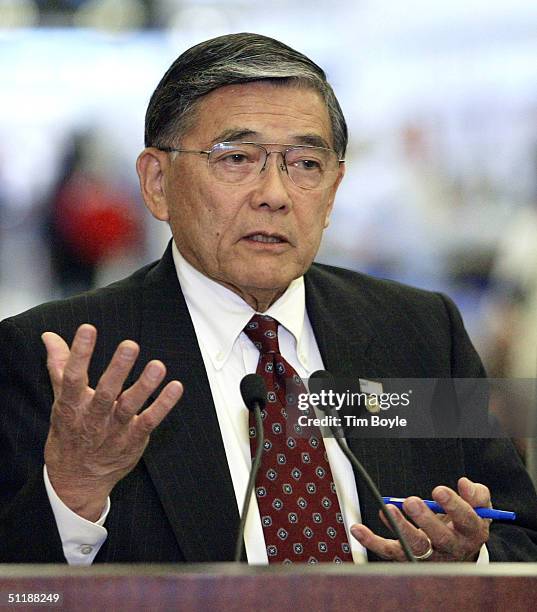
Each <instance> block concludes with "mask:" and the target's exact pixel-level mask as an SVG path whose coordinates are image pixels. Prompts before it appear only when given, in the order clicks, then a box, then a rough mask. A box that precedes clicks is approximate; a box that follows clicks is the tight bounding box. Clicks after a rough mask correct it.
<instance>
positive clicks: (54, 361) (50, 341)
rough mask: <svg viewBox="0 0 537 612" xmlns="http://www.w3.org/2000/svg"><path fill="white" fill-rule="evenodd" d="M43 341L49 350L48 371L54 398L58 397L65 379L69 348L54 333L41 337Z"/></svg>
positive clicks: (46, 333) (47, 333)
mask: <svg viewBox="0 0 537 612" xmlns="http://www.w3.org/2000/svg"><path fill="white" fill-rule="evenodd" d="M41 340H42V341H43V344H44V345H45V348H46V349H47V370H48V375H49V376H50V382H51V383H52V389H53V391H54V397H57V396H58V394H59V392H60V388H61V384H62V379H63V370H64V368H65V364H66V363H67V360H68V359H69V355H70V351H69V346H68V345H67V343H66V342H65V340H64V339H63V338H62V337H61V336H58V334H55V333H54V332H45V333H44V334H42V335H41Z"/></svg>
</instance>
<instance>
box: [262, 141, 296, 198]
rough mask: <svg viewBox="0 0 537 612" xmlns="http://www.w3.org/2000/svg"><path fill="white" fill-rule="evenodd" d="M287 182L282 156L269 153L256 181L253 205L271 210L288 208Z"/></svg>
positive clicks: (279, 153)
mask: <svg viewBox="0 0 537 612" xmlns="http://www.w3.org/2000/svg"><path fill="white" fill-rule="evenodd" d="M289 181H290V179H289V177H288V176H287V169H286V167H285V161H284V157H283V154H282V153H281V152H280V151H270V152H269V153H268V154H267V159H266V160H265V165H264V166H263V168H262V169H261V172H260V173H259V177H258V179H257V181H256V192H255V200H254V202H255V205H256V206H268V207H270V208H271V209H273V210H279V209H287V208H290V207H291V206H292V200H291V198H290V196H289V192H288V187H289Z"/></svg>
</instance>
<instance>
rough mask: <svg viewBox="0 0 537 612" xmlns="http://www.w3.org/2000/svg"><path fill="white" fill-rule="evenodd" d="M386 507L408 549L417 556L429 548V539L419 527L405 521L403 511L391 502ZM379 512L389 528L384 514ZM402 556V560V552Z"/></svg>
mask: <svg viewBox="0 0 537 612" xmlns="http://www.w3.org/2000/svg"><path fill="white" fill-rule="evenodd" d="M387 508H388V512H389V513H390V514H391V515H392V517H393V518H394V520H395V522H396V523H397V526H398V527H399V531H400V532H401V534H402V536H403V537H404V538H405V540H406V542H407V544H408V546H409V547H410V550H411V551H412V552H413V553H414V554H415V555H418V556H419V555H423V554H425V553H426V552H427V550H428V549H429V540H428V539H427V535H426V534H425V533H424V532H423V531H422V530H421V529H417V528H416V527H415V526H414V525H412V523H411V522H410V521H407V519H406V518H405V517H404V516H403V513H402V512H401V511H400V510H399V508H397V507H396V506H393V505H391V504H388V505H387ZM379 514H380V518H381V519H382V522H383V523H384V524H385V525H386V527H388V528H389V529H391V527H390V524H389V523H388V521H387V519H386V517H385V516H384V514H383V513H382V512H379ZM401 553H402V551H401ZM402 556H403V559H402V560H404V559H406V557H405V556H404V554H402Z"/></svg>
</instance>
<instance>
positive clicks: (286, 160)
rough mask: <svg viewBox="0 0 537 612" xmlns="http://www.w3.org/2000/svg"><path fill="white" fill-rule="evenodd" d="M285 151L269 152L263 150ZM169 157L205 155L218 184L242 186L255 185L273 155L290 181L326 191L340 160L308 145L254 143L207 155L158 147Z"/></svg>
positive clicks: (216, 148)
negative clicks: (174, 155)
mask: <svg viewBox="0 0 537 612" xmlns="http://www.w3.org/2000/svg"><path fill="white" fill-rule="evenodd" d="M268 146H270V147H273V146H278V147H287V148H286V149H284V150H283V151H282V150H276V151H268V150H267V148H266V147H268ZM157 148H158V149H160V150H161V151H166V152H168V153H171V152H176V153H197V154H199V155H207V165H208V168H209V172H210V173H211V175H212V176H213V177H214V178H215V179H216V180H217V181H219V182H220V183H226V184H228V185H243V184H245V183H250V182H251V181H254V180H255V179H256V178H257V177H258V176H259V175H260V174H261V172H263V171H264V170H265V167H266V165H267V159H268V156H269V155H272V153H279V154H280V155H281V156H282V163H281V164H280V170H281V171H285V172H286V173H287V175H288V176H289V178H290V179H291V181H292V182H293V183H294V184H295V185H296V186H297V187H301V188H302V189H326V188H328V187H331V186H332V185H333V184H334V183H335V181H336V178H337V174H338V169H339V165H340V164H342V163H343V162H344V161H345V160H343V159H339V157H338V154H337V153H336V152H335V151H334V150H333V149H327V148H325V147H314V146H310V145H281V144H277V143H264V144H258V143H257V142H219V143H217V144H215V145H213V146H212V147H211V148H210V149H209V150H208V151H193V150H190V149H175V148H173V147H157Z"/></svg>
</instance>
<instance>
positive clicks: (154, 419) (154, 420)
mask: <svg viewBox="0 0 537 612" xmlns="http://www.w3.org/2000/svg"><path fill="white" fill-rule="evenodd" d="M182 395H183V385H182V384H181V383H180V382H179V381H178V380H172V381H171V382H169V383H168V384H167V385H166V386H165V387H164V389H163V390H162V391H161V392H160V394H159V396H158V397H157V399H156V400H155V401H154V402H153V403H152V404H151V406H149V408H146V409H145V410H144V411H143V412H142V413H141V414H140V415H139V416H137V417H136V421H135V423H134V432H133V435H134V436H135V437H137V438H138V439H139V440H140V441H142V440H143V439H145V438H147V436H149V434H150V433H151V432H152V431H153V430H154V429H155V427H157V426H158V425H160V423H161V422H162V420H163V419H164V418H165V417H166V416H167V414H168V413H169V412H170V410H171V409H172V408H173V407H174V406H175V404H176V403H177V402H178V401H179V400H180V399H181V396H182Z"/></svg>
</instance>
